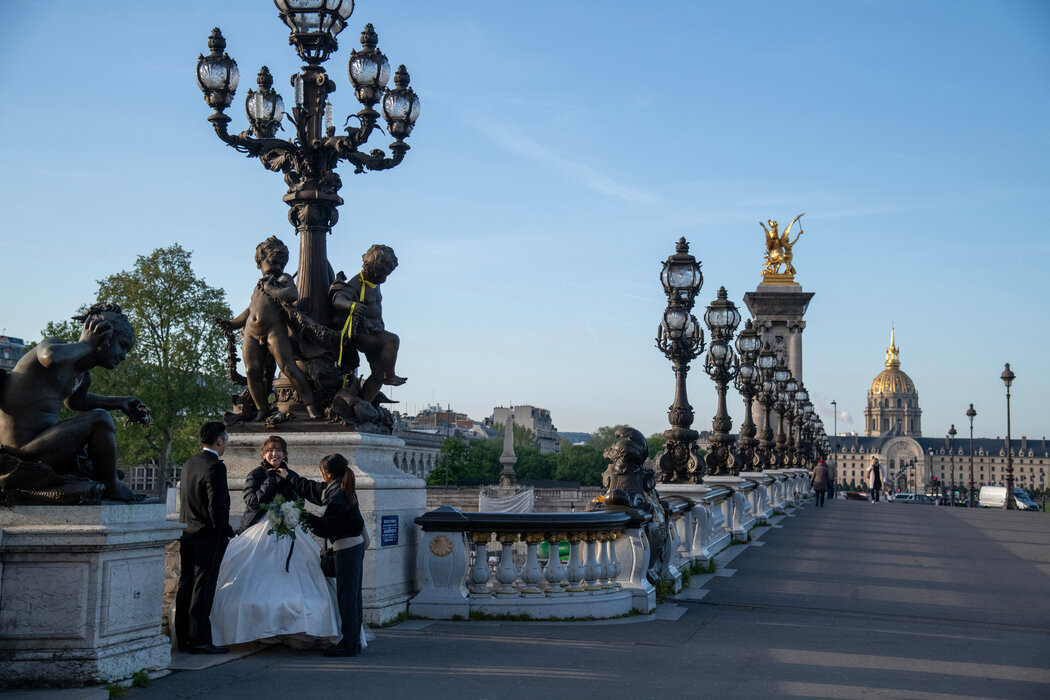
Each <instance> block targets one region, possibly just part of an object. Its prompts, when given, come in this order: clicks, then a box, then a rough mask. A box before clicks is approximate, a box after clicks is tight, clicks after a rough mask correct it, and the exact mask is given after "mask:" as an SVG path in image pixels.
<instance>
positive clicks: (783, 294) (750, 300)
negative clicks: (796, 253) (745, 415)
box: [744, 282, 813, 427]
mask: <svg viewBox="0 0 1050 700" xmlns="http://www.w3.org/2000/svg"><path fill="white" fill-rule="evenodd" d="M812 298H813V292H804V291H802V285H799V284H795V283H794V282H791V283H780V284H771V283H769V282H763V283H762V284H760V285H758V287H757V288H756V289H755V291H753V292H747V293H746V294H744V303H745V304H747V308H748V311H750V312H751V315H752V316H753V317H754V319H755V328H756V329H758V331H759V334H760V336H761V338H762V341H763V342H764V343H769V347H771V348H772V349H773V350H775V351H776V352H777V354H778V355H781V356H783V357H784V359H785V360H786V362H787V366H788V369H790V370H791V374H792V376H793V377H794V378H795V379H796V381H799V382H801V381H802V331H803V330H805V328H806V322H805V321H803V320H802V317H803V316H804V315H805V313H806V309H807V308H808V307H809V302H810V300H811V299H812ZM752 418H754V421H755V424H756V425H759V426H761V427H765V425H764V423H763V417H762V410H761V406H760V405H759V404H758V403H757V402H756V403H755V405H754V406H753V407H752ZM770 420H771V421H775V420H776V411H773V413H772V415H771V418H770ZM774 424H775V423H774Z"/></svg>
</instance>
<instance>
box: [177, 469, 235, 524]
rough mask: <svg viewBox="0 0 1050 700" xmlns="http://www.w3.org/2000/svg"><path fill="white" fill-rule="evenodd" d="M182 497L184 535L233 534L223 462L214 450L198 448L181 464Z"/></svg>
mask: <svg viewBox="0 0 1050 700" xmlns="http://www.w3.org/2000/svg"><path fill="white" fill-rule="evenodd" d="M181 499H182V504H181V505H182V521H183V522H184V523H186V530H185V531H184V533H183V534H184V535H186V536H204V537H215V538H220V537H221V538H226V537H233V528H231V527H230V489H229V486H228V485H227V483H226V465H225V464H223V462H222V460H221V459H219V457H218V455H216V454H215V453H214V452H209V451H208V450H201V452H200V453H199V454H195V455H193V456H192V457H190V458H189V459H188V460H186V463H185V464H183V465H182V489H181Z"/></svg>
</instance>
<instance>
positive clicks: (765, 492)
mask: <svg viewBox="0 0 1050 700" xmlns="http://www.w3.org/2000/svg"><path fill="white" fill-rule="evenodd" d="M740 478H742V479H746V480H747V481H750V482H752V483H754V484H755V488H754V490H752V491H751V492H750V494H749V495H748V501H749V502H750V504H751V511H752V512H753V513H754V515H755V520H756V521H757V522H758V523H760V524H762V525H765V524H768V523H769V518H770V517H771V516H772V515H773V511H774V506H773V502H774V501H773V492H774V488H775V485H776V484H777V478H776V477H774V476H771V475H769V474H764V473H763V472H741V473H740Z"/></svg>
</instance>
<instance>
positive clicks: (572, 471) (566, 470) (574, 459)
mask: <svg viewBox="0 0 1050 700" xmlns="http://www.w3.org/2000/svg"><path fill="white" fill-rule="evenodd" d="M554 458H555V463H556V464H557V468H556V469H555V471H554V478H555V479H558V480H559V481H578V482H580V483H581V484H583V485H585V486H601V484H602V474H603V473H604V472H605V470H606V468H607V467H608V466H609V465H608V464H607V463H606V461H605V458H604V457H602V453H601V452H599V451H598V450H596V449H594V448H593V447H591V446H590V445H569V447H568V448H566V449H562V451H561V452H560V453H559V454H557V455H555V456H554Z"/></svg>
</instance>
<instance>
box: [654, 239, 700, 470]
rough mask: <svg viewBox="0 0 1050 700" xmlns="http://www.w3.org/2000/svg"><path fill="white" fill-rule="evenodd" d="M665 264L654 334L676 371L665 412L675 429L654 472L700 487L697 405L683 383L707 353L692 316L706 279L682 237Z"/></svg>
mask: <svg viewBox="0 0 1050 700" xmlns="http://www.w3.org/2000/svg"><path fill="white" fill-rule="evenodd" d="M663 265H664V266H663V270H662V271H661V272H660V281H661V282H662V283H663V287H664V293H665V294H666V295H667V309H666V310H665V311H664V315H663V320H662V321H661V322H660V325H659V327H658V328H657V330H656V347H657V348H658V349H659V350H660V352H662V353H663V354H664V356H665V357H667V359H669V360H670V361H671V365H672V366H673V367H674V377H675V392H674V403H673V404H671V406H670V408H669V409H668V412H667V419H668V421H670V423H671V428H670V429H669V430H665V431H664V437H665V438H667V443H666V444H665V445H664V449H663V451H662V452H660V454H658V455H657V456H656V460H655V461H656V469H657V474H658V475H659V479H660V482H661V483H675V482H692V483H699V481H700V479H701V478H703V475H704V460H703V458H702V457H701V456H700V452H699V451H698V450H697V446H696V440H697V438H699V437H700V433H698V432H696V431H695V430H693V429H692V427H691V426H692V425H693V407H692V406H690V405H689V399H688V397H687V396H686V386H685V379H686V375H687V374H688V372H689V363H690V362H691V361H693V360H694V359H696V356H697V355H699V354H700V353H701V352H702V351H703V349H704V332H703V330H702V329H701V328H700V324H699V323H697V321H696V317H695V316H693V315H692V313H691V312H692V310H693V304H694V303H695V300H696V294H697V292H699V291H700V287H702V286H703V284H704V276H703V275H702V274H701V273H700V263H698V262H697V260H696V258H694V257H693V256H692V255H690V254H689V243H688V242H687V241H686V240H685V238H684V237H683V238H680V239H679V240H678V244H677V245H676V246H675V254H674V255H672V256H670V257H668V258H667V260H666V261H664V264H663Z"/></svg>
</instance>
